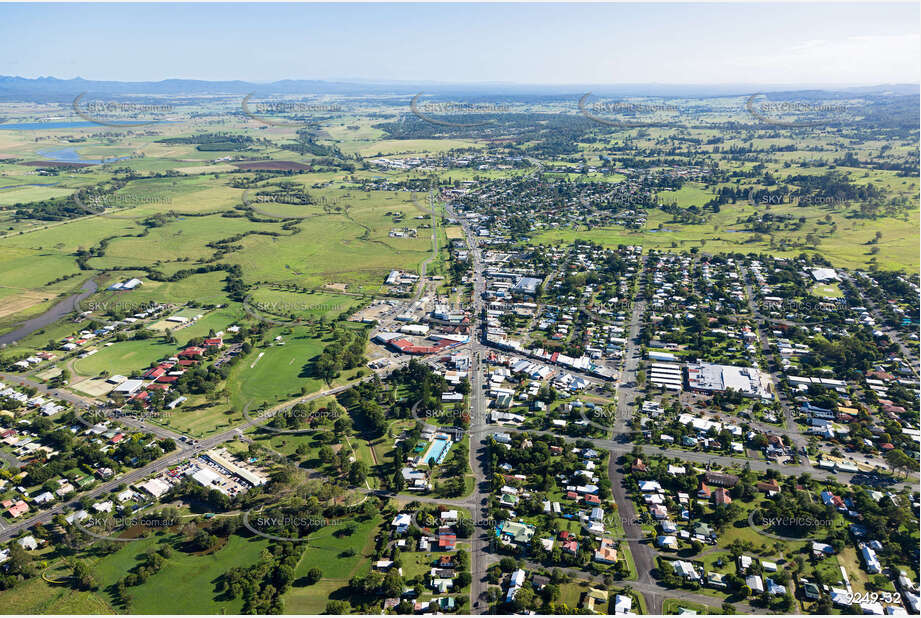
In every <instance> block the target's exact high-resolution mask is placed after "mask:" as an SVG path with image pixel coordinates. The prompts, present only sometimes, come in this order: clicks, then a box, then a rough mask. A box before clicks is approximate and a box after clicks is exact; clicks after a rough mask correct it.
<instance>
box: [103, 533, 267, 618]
mask: <svg viewBox="0 0 921 618" xmlns="http://www.w3.org/2000/svg"><path fill="white" fill-rule="evenodd" d="M151 539H156V537H151ZM155 544H157V541H156V540H148V539H144V540H141V541H137V542H135V543H127V544H126V545H127V546H126V547H125V548H124V549H121V550H119V551H117V552H115V553H114V554H111V555H109V556H106V557H105V558H102V559H101V560H100V561H99V562H98V563H96V564H95V565H94V572H95V574H96V577H97V578H98V579H99V581H100V583H101V586H100V587H101V588H102V589H103V590H104V591H105V592H106V594H111V592H110V591H109V586H111V585H112V584H114V583H115V582H117V581H118V580H119V579H121V578H122V577H124V576H125V573H127V571H128V570H129V569H130V568H132V567H134V566H135V564H136V563H137V561H138V557H139V556H140V555H141V554H142V553H143V551H144V550H145V549H146V547H147V546H151V545H155ZM268 544H269V541H268V540H267V539H263V538H261V537H253V538H243V537H240V536H236V535H233V536H231V537H230V539H229V540H228V542H227V544H226V545H224V546H223V547H221V548H220V549H219V550H217V551H216V552H214V553H212V554H208V555H203V556H202V555H194V554H187V553H184V552H182V551H174V552H173V555H172V557H171V558H170V559H169V560H168V566H167V567H165V568H164V569H163V570H161V571H160V572H159V573H157V574H156V575H152V576H151V577H149V578H148V579H147V581H146V582H145V583H144V584H142V585H141V586H137V587H133V588H131V589H130V592H131V596H132V601H131V611H132V612H133V613H139V614H153V613H171V614H215V613H239V612H240V610H241V609H242V600H241V599H233V600H227V599H222V598H221V597H220V595H219V594H218V593H217V591H216V580H217V578H218V577H219V576H220V575H222V574H223V573H225V572H226V571H227V570H228V569H231V568H233V567H237V566H239V567H247V566H250V565H252V564H254V563H255V562H256V561H257V560H258V559H259V554H260V552H262V550H263V549H265V548H266V547H267V546H268ZM109 602H110V603H115V599H114V598H109Z"/></svg>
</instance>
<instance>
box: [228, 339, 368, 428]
mask: <svg viewBox="0 0 921 618" xmlns="http://www.w3.org/2000/svg"><path fill="white" fill-rule="evenodd" d="M288 331H290V332H288ZM269 332H270V334H269V337H268V338H267V343H266V344H265V345H258V346H254V347H253V351H252V352H251V353H250V354H249V355H248V356H247V357H246V358H243V359H242V360H241V361H240V362H239V363H237V364H236V365H235V366H234V367H233V369H232V370H231V373H230V376H229V377H228V382H229V383H230V392H231V402H232V403H233V405H234V408H235V409H238V410H239V409H242V407H243V406H244V405H245V404H246V403H247V402H250V401H252V402H253V404H254V405H259V404H261V403H263V402H268V403H275V402H278V401H285V400H288V399H291V398H292V397H295V396H298V395H300V394H301V390H302V389H306V391H307V392H308V393H310V392H314V391H317V390H320V389H322V388H325V387H326V383H325V382H324V381H323V380H321V379H319V378H316V377H314V376H313V372H312V361H313V359H314V358H315V357H317V356H318V355H319V354H320V352H322V351H323V348H324V347H325V345H326V343H327V342H328V341H331V339H330V338H329V335H328V334H326V335H319V336H318V335H316V334H314V333H315V332H316V331H315V330H314V329H312V328H310V327H305V326H297V327H293V328H290V329H288V328H276V329H272V330H271V331H269ZM278 336H280V337H282V340H281V341H275V337H278ZM355 371H357V370H354V369H353V370H349V371H344V372H343V373H342V375H341V376H340V379H339V380H337V383H341V382H344V381H346V380H347V379H348V378H350V377H351V376H352V375H354V373H355Z"/></svg>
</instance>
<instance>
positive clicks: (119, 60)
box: [0, 3, 921, 86]
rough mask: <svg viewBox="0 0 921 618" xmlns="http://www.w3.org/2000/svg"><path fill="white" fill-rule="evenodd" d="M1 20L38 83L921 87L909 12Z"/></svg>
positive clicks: (49, 8) (91, 15) (43, 14)
mask: <svg viewBox="0 0 921 618" xmlns="http://www.w3.org/2000/svg"><path fill="white" fill-rule="evenodd" d="M523 8H526V10H522V9H523ZM0 18H2V19H3V21H4V23H6V24H8V25H9V27H8V28H7V29H6V30H7V32H6V33H5V35H6V36H5V37H4V39H3V40H2V41H0V57H2V58H4V59H5V60H4V61H3V62H0V74H6V75H18V76H22V77H23V78H26V79H37V78H40V77H41V76H49V75H54V76H58V79H64V80H66V79H74V78H76V77H77V76H86V75H92V77H83V79H87V80H92V81H120V82H148V81H163V80H168V79H193V80H202V81H234V80H239V81H246V82H251V83H273V82H276V81H280V80H311V81H314V80H316V81H336V80H339V81H349V82H355V81H359V82H366V81H371V82H375V81H376V82H382V81H383V82H409V83H435V84H438V83H441V84H468V85H482V84H510V85H519V86H521V85H535V86H537V85H541V86H575V85H591V84H598V85H633V84H667V85H682V86H688V85H720V84H791V85H792V84H814V85H823V86H829V85H839V84H853V85H855V86H862V85H875V84H916V83H919V82H921V61H919V60H918V54H917V51H918V49H919V48H921V34H919V28H918V23H919V21H921V9H919V6H918V5H917V4H908V3H886V4H875V5H858V4H851V3H811V4H765V3H757V4H756V3H750V4H748V3H746V4H741V3H740V4H716V3H714V4H705V5H690V4H685V3H678V4H673V3H661V4H629V3H623V4H557V3H540V4H507V3H506V4H464V5H453V4H437V3H436V4H422V3H419V4H380V3H373V4H337V5H330V4H249V3H230V4H226V3H206V4H167V5H159V6H153V5H146V4H134V5H126V4H118V3H112V4H108V3H103V4H77V3H73V4H37V5H22V4H0ZM23 50H28V51H29V53H27V54H23V53H22V51H23ZM75 50H76V51H77V52H78V53H75ZM113 50H117V52H113ZM101 61H102V62H101ZM291 75H302V76H303V77H297V78H294V77H290V76H291ZM201 76H207V77H204V78H203V77H201ZM342 76H347V77H342Z"/></svg>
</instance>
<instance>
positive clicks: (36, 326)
mask: <svg viewBox="0 0 921 618" xmlns="http://www.w3.org/2000/svg"><path fill="white" fill-rule="evenodd" d="M97 287H98V286H97V285H96V282H95V281H93V280H92V279H90V280H89V281H87V282H86V283H84V284H83V286H82V287H81V288H80V289H81V290H82V292H80V293H79V294H71V295H70V296H68V297H67V298H65V299H64V300H62V301H61V302H59V303H58V304H56V305H55V306H53V307H52V308H51V309H49V310H48V311H46V312H45V313H43V314H41V315H40V316H37V317H34V318H32V319H31V320H27V321H26V322H23V323H22V324H21V325H20V326H19V327H18V328H17V329H16V330H13V331H10V332H8V333H6V334H5V335H0V346H7V345H10V344H12V343H16V342H17V341H19V340H20V339H22V338H23V337H28V336H29V335H31V334H32V333H34V332H35V331H37V330H40V329H42V328H45V327H46V326H48V325H49V324H52V323H54V322H56V321H57V320H59V319H60V318H62V317H63V316H65V315H67V314H68V313H72V312H73V311H74V309H75V308H76V306H77V303H79V302H80V301H82V300H83V299H85V298H86V297H87V296H89V295H90V294H92V293H93V292H95V291H96V289H97Z"/></svg>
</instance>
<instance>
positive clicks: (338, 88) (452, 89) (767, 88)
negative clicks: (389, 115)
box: [0, 76, 919, 102]
mask: <svg viewBox="0 0 921 618" xmlns="http://www.w3.org/2000/svg"><path fill="white" fill-rule="evenodd" d="M423 91H424V92H425V93H426V94H428V95H441V96H446V95H451V96H460V95H467V96H484V95H499V96H501V95H508V96H516V97H520V96H528V95H536V96H549V97H553V96H566V97H571V96H572V95H574V94H582V93H585V92H592V93H594V94H596V95H605V96H658V97H689V98H698V97H712V96H728V95H746V94H753V93H764V92H777V93H780V92H788V93H789V92H799V93H802V92H806V91H811V92H812V93H813V94H817V93H818V92H823V93H829V92H834V93H838V94H840V95H851V96H854V95H867V96H885V95H903V96H904V95H918V94H919V85H918V84H882V85H878V86H844V85H842V86H828V85H818V84H801V85H794V84H607V85H603V84H602V85H599V84H584V85H578V84H573V85H564V86H559V85H541V84H515V83H496V82H490V83H476V84H451V83H440V82H424V81H419V82H397V81H389V82H388V81H366V80H338V81H325V80H300V79H286V80H281V81H276V82H271V83H264V84H260V83H255V82H246V81H205V80H197V79H166V80H162V81H158V82H120V81H95V80H87V79H83V78H79V77H78V78H75V79H58V78H56V77H39V78H34V79H30V78H24V77H12V76H0V100H2V101H32V102H56V101H71V100H73V99H74V97H76V96H77V95H79V94H80V93H83V92H86V93H88V94H90V95H92V96H103V95H118V96H126V97H131V96H137V97H143V96H144V95H147V96H166V95H169V96H184V97H197V96H205V95H212V96H213V95H228V96H244V95H246V94H249V93H251V92H252V93H256V94H259V95H298V94H303V95H316V94H328V95H351V96H355V95H414V94H416V93H419V92H423Z"/></svg>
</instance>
